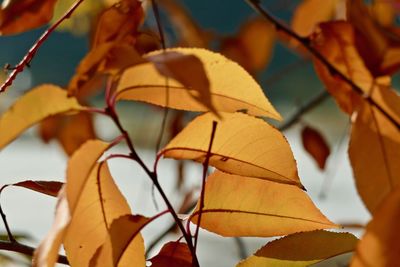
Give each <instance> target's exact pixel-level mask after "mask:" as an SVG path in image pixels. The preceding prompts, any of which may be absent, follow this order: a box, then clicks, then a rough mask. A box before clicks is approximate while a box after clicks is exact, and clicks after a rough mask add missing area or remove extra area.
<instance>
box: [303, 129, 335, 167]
mask: <svg viewBox="0 0 400 267" xmlns="http://www.w3.org/2000/svg"><path fill="white" fill-rule="evenodd" d="M301 139H302V141H303V146H304V149H305V150H306V151H307V152H308V153H309V154H310V155H311V156H312V157H313V158H314V160H315V161H316V163H317V164H318V167H319V168H320V169H321V170H323V169H325V163H326V160H327V158H328V157H329V154H330V149H329V146H328V144H327V142H326V141H325V138H324V137H323V136H322V135H321V133H320V132H318V131H317V130H315V129H313V128H311V127H310V126H306V127H304V128H303V130H302V131H301Z"/></svg>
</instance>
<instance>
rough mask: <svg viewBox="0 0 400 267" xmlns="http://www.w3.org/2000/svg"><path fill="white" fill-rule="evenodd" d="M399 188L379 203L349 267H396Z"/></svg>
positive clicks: (398, 247) (398, 236)
mask: <svg viewBox="0 0 400 267" xmlns="http://www.w3.org/2000/svg"><path fill="white" fill-rule="evenodd" d="M399 203H400V188H399V187H397V188H396V189H395V190H394V191H393V192H392V193H390V195H388V196H387V197H386V198H385V200H384V201H382V202H381V204H380V205H379V207H378V208H377V210H376V213H375V214H374V217H373V219H372V221H371V222H370V223H369V224H368V226H367V229H366V231H365V233H364V236H363V237H362V238H361V241H360V242H359V243H358V245H357V248H356V252H355V253H354V257H353V259H352V262H351V264H350V266H351V267H368V266H374V267H390V266H398V264H399V255H400V243H399V240H400V232H399V231H398V227H399V220H400V204H399Z"/></svg>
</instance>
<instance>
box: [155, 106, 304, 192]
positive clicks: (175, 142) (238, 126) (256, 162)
mask: <svg viewBox="0 0 400 267" xmlns="http://www.w3.org/2000/svg"><path fill="white" fill-rule="evenodd" d="M221 115H222V117H223V118H222V120H218V119H217V118H216V117H215V116H213V115H212V114H211V113H206V114H204V115H201V116H199V117H197V118H196V119H194V120H193V121H192V122H191V123H190V124H189V125H188V126H186V128H185V129H183V131H182V132H181V133H179V134H178V135H177V136H176V137H175V138H174V139H172V140H171V142H170V143H169V144H168V145H167V146H166V147H165V148H164V149H163V150H162V151H161V153H162V154H163V155H164V156H165V157H168V158H175V159H191V160H195V161H199V162H203V161H204V159H205V157H206V154H207V151H208V146H209V143H210V135H211V129H212V122H213V120H217V121H218V125H217V130H216V133H215V137H214V141H213V146H212V149H211V157H210V160H209V164H210V165H211V166H214V167H216V168H217V169H220V170H222V171H225V172H228V173H232V174H238V175H245V176H250V177H257V178H261V179H267V180H272V181H276V182H281V183H288V184H294V185H297V186H300V187H301V183H300V180H299V177H298V173H297V166H296V161H295V159H294V158H293V154H292V151H291V150H290V146H289V144H288V142H287V141H286V139H285V137H284V136H283V135H282V133H280V132H279V131H278V130H277V129H275V128H274V127H272V126H271V125H269V124H268V123H267V122H265V121H263V120H261V119H257V118H254V117H251V116H249V115H246V114H242V113H234V114H230V113H221Z"/></svg>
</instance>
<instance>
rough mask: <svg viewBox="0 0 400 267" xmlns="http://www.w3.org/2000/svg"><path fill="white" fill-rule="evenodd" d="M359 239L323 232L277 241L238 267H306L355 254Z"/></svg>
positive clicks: (303, 233)
mask: <svg viewBox="0 0 400 267" xmlns="http://www.w3.org/2000/svg"><path fill="white" fill-rule="evenodd" d="M357 241H358V239H357V238H356V237H355V236H354V235H352V234H349V233H334V232H328V231H323V230H317V231H312V232H302V233H296V234H292V235H288V236H285V237H283V238H280V239H277V240H274V241H271V242H269V243H268V244H266V245H265V246H263V247H262V248H261V249H259V250H258V251H257V252H256V253H255V254H254V255H252V256H250V257H249V258H247V259H245V260H244V261H241V262H240V263H239V264H238V265H236V266H237V267H261V266H276V267H284V266H296V267H306V266H310V265H312V264H316V263H318V262H321V261H324V260H326V259H329V258H332V257H335V256H337V255H339V254H344V253H348V252H352V251H353V250H354V249H355V247H356V244H357Z"/></svg>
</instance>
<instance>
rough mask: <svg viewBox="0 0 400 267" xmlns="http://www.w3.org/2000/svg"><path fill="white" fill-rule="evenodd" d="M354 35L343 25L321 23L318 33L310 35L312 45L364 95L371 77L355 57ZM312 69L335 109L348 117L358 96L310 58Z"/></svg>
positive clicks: (347, 26) (344, 83)
mask: <svg viewBox="0 0 400 267" xmlns="http://www.w3.org/2000/svg"><path fill="white" fill-rule="evenodd" d="M354 34H355V33H354V29H353V27H352V25H351V24H349V23H347V22H344V21H335V22H328V23H322V24H320V25H319V32H317V33H316V34H315V35H314V36H313V39H312V44H313V46H314V48H316V49H317V50H318V51H319V52H320V53H321V54H322V55H323V56H324V57H325V58H326V60H327V61H328V62H330V63H331V64H332V65H333V66H334V67H335V68H336V69H337V70H339V71H340V72H341V73H342V74H343V75H345V76H346V77H348V78H349V79H350V80H351V81H353V83H354V84H356V85H357V86H359V87H360V88H361V89H362V90H363V91H364V92H365V93H368V92H369V91H370V89H371V87H372V84H373V77H372V76H371V74H370V72H369V70H368V69H367V68H366V67H365V65H364V62H363V60H362V58H361V57H360V55H359V54H358V51H357V49H356V47H355V35H354ZM314 66H315V69H316V72H317V74H318V76H319V78H320V79H321V80H322V82H323V83H324V84H325V86H326V89H327V90H328V91H329V93H330V94H331V95H332V96H333V97H334V98H335V100H336V102H337V103H338V105H339V107H340V108H341V109H342V110H343V111H344V112H346V113H348V114H351V113H352V112H353V111H354V109H355V106H357V105H358V103H359V101H360V100H359V98H360V97H359V95H358V94H357V93H356V92H354V91H353V89H352V88H351V85H349V84H348V83H346V82H345V81H343V80H342V79H341V78H340V77H338V76H335V75H334V73H332V72H330V71H329V69H328V68H327V67H326V66H325V65H324V64H323V63H321V62H320V61H319V60H318V59H314Z"/></svg>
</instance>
